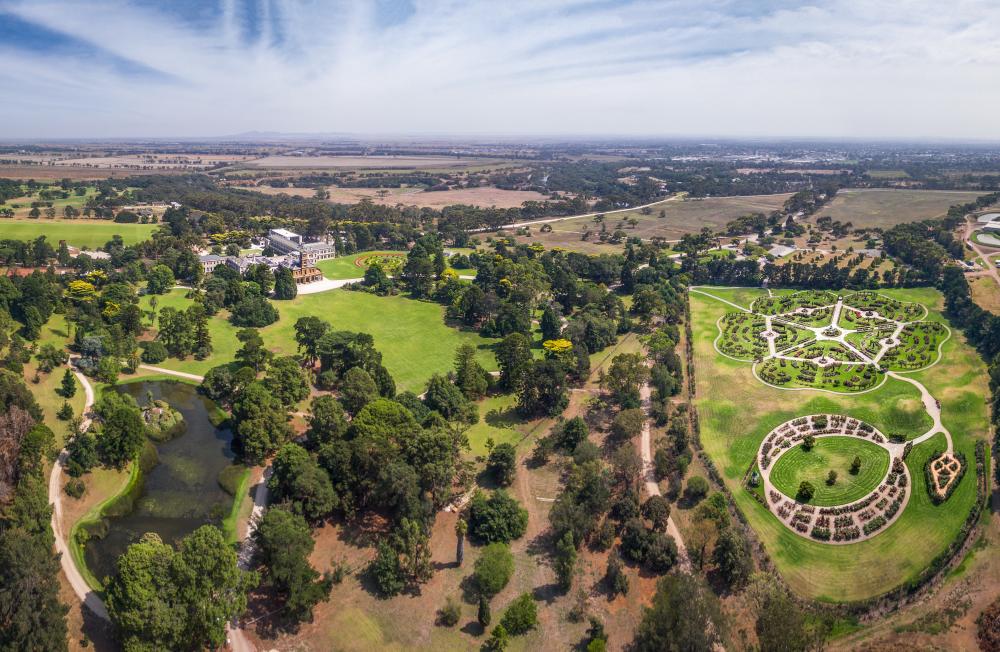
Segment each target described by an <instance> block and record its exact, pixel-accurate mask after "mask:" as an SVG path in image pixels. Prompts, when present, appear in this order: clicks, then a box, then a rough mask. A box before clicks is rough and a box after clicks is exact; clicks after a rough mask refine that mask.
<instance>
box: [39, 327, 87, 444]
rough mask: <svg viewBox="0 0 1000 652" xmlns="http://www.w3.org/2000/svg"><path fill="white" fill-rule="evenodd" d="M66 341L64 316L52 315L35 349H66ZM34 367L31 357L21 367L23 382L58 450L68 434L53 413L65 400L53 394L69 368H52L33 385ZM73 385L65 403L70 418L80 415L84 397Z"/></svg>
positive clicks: (66, 331)
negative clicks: (54, 436)
mask: <svg viewBox="0 0 1000 652" xmlns="http://www.w3.org/2000/svg"><path fill="white" fill-rule="evenodd" d="M68 340H69V330H68V328H67V327H66V317H65V315H52V317H51V318H50V319H49V321H48V322H47V323H46V324H45V326H43V327H42V331H41V335H40V336H39V338H38V341H37V345H38V346H39V347H41V346H42V345H43V344H53V345H55V346H59V347H63V346H65V345H66V343H67V342H68ZM37 367H38V360H36V359H35V357H34V356H32V358H31V361H30V362H28V364H26V365H25V367H24V377H25V381H26V384H27V386H28V388H29V389H30V390H31V393H32V394H33V395H34V396H35V400H36V401H38V405H39V407H41V408H42V412H43V414H44V419H45V425H47V426H48V427H49V428H51V429H52V432H54V433H55V435H56V445H57V446H59V447H60V448H61V447H62V444H64V443H65V439H66V436H67V435H68V432H69V431H68V428H67V423H68V422H66V421H60V420H59V419H57V418H56V412H58V411H59V409H60V408H61V407H62V404H63V402H64V401H67V399H65V398H63V397H62V395H60V394H57V393H56V390H58V389H60V388H61V387H62V379H63V375H64V374H65V373H66V369H68V368H69V367H68V366H67V365H63V366H60V367H56V368H55V369H53V370H52V371H51V372H50V373H42V372H38V374H37V377H38V382H37V383H35V382H34V379H35V376H36V371H37ZM74 380H75V379H74ZM75 383H76V393H75V394H74V395H73V398H70V399H68V402H69V404H70V405H71V406H72V407H73V414H75V415H77V416H79V415H80V413H81V412H83V406H84V403H86V397H85V396H84V391H83V387H81V386H80V382H79V381H76V380H75Z"/></svg>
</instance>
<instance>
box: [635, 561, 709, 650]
mask: <svg viewBox="0 0 1000 652" xmlns="http://www.w3.org/2000/svg"><path fill="white" fill-rule="evenodd" d="M724 626H725V621H724V620H723V616H722V611H721V608H720V606H719V599H718V598H716V597H715V595H714V594H713V593H712V592H711V591H710V590H709V588H708V586H706V585H705V581H704V580H703V579H701V577H699V576H697V575H693V574H691V573H672V574H670V575H667V576H666V577H664V578H663V579H661V580H660V583H659V584H658V585H657V589H656V595H655V596H654V597H653V604H652V606H651V607H650V608H648V609H646V612H645V614H644V615H643V618H642V622H641V623H640V624H639V629H638V631H637V632H636V635H635V641H634V643H633V647H634V648H635V649H636V650H637V651H638V652H663V651H665V650H676V651H677V652H681V651H685V652H686V651H692V652H699V651H700V652H710V650H713V649H715V646H716V644H717V643H719V642H720V641H721V635H722V633H723V628H724Z"/></svg>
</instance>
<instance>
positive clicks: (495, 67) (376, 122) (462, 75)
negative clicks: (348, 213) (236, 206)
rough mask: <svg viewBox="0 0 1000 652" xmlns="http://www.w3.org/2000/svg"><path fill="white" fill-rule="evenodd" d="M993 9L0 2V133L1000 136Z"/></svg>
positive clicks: (572, 1) (986, 2)
mask: <svg viewBox="0 0 1000 652" xmlns="http://www.w3.org/2000/svg"><path fill="white" fill-rule="evenodd" d="M998 33H1000V2H997V1H996V0H948V1H947V2H941V0H893V1H892V2H886V1H885V0H829V1H822V0H817V1H816V2H811V3H802V2H785V1H781V0H775V1H764V0H742V1H737V0H660V1H651V2H648V1H642V0H635V1H623V2H609V1H602V0H582V1H577V0H526V1H522V0H488V1H479V0H456V1H451V0H440V1H429V0H353V1H346V2H340V1H338V0H0V89H2V96H0V97H2V99H0V138H104V137H122V138H131V137H164V138H169V137H208V136H225V135H231V134H239V133H245V132H250V131H264V132H285V133H292V132H294V133H346V134H356V135H364V134H373V135H375V134H400V135H402V134H412V135H430V134H453V135H459V136H461V135H481V136H490V135H510V136H517V135H552V136H604V135H607V136H615V135H620V136H660V137H681V136H687V137H699V136H714V137H753V138H807V137H816V138H858V139H935V140H949V139H951V140H984V141H995V140H1000V119H998V117H997V116H1000V38H998V36H997V34H998Z"/></svg>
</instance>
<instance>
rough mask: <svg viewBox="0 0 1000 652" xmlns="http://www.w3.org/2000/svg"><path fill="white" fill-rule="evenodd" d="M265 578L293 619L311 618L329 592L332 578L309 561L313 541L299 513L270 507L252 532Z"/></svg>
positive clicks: (307, 526)
mask: <svg viewBox="0 0 1000 652" xmlns="http://www.w3.org/2000/svg"><path fill="white" fill-rule="evenodd" d="M253 537H254V541H255V542H256V544H257V560H258V561H259V562H260V563H261V564H263V566H264V578H265V580H266V581H267V582H269V583H270V584H271V585H272V586H274V587H275V588H276V589H277V590H278V591H279V592H280V593H281V594H282V597H283V598H284V604H283V611H284V613H285V615H286V616H288V617H289V618H292V619H294V620H299V621H303V620H306V621H308V620H312V610H313V607H315V606H316V604H317V603H319V602H321V601H323V600H326V599H327V598H328V597H329V595H330V588H331V586H332V580H331V579H330V578H327V577H321V576H320V574H319V572H317V571H316V569H315V568H313V567H312V566H311V565H310V564H309V554H310V553H311V552H312V550H313V547H314V546H315V542H314V541H313V538H312V532H311V530H310V529H309V524H308V523H306V521H305V519H304V518H302V517H301V516H299V515H298V514H293V513H292V512H290V511H288V510H286V509H283V508H281V507H273V508H271V509H269V510H267V512H265V513H264V517H263V518H262V519H261V521H260V524H259V525H258V526H257V529H256V530H255V531H254V534H253Z"/></svg>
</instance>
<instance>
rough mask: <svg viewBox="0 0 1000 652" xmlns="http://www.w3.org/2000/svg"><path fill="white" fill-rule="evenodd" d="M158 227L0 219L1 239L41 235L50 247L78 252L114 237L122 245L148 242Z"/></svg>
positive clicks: (110, 223) (19, 238)
mask: <svg viewBox="0 0 1000 652" xmlns="http://www.w3.org/2000/svg"><path fill="white" fill-rule="evenodd" d="M158 228H159V226H158V225H156V224H116V223H114V222H111V221H109V220H84V219H78V220H60V219H52V220H50V219H46V218H44V217H43V218H40V219H37V220H11V219H5V220H0V240H2V239H11V240H34V239H35V238H37V237H38V236H40V235H44V236H45V237H46V238H47V239H48V240H49V242H50V243H52V245H53V246H55V245H56V243H58V242H59V241H60V240H65V241H66V244H68V245H72V246H74V247H78V248H80V249H84V248H86V249H97V248H99V247H102V246H104V244H105V243H106V242H107V241H108V240H110V239H111V238H112V237H113V236H115V235H120V236H121V237H122V240H124V241H125V244H135V243H136V242H142V241H143V240H148V239H149V238H150V237H151V236H152V234H153V231H155V230H156V229H158Z"/></svg>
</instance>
